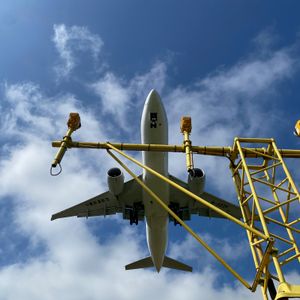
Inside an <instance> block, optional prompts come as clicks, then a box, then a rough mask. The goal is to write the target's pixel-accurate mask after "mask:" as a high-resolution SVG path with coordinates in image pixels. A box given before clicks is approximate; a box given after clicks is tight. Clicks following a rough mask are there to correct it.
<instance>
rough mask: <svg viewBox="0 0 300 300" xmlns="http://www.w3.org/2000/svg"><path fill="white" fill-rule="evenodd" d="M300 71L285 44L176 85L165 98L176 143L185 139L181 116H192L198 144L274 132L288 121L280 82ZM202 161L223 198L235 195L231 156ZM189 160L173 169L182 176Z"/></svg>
mask: <svg viewBox="0 0 300 300" xmlns="http://www.w3.org/2000/svg"><path fill="white" fill-rule="evenodd" d="M297 71H299V62H298V60H297V57H295V56H294V54H293V53H292V51H290V48H282V49H279V50H277V51H274V52H269V53H268V55H267V56H264V57H261V56H260V55H257V56H254V55H252V56H251V57H250V58H248V59H244V60H242V61H240V62H237V63H236V65H234V66H232V67H230V68H227V69H223V70H219V71H217V72H215V73H213V74H211V75H209V76H208V77H206V78H204V79H202V80H200V81H198V82H197V83H195V84H193V85H191V86H188V87H186V86H180V87H177V88H175V89H173V90H172V91H171V93H170V94H167V95H166V96H165V100H166V102H167V103H166V108H167V112H168V117H169V132H172V133H173V134H170V139H171V141H170V142H171V143H176V144H177V143H182V136H181V134H180V132H179V120H180V118H181V116H183V115H190V116H191V117H192V123H193V124H192V125H193V129H192V134H191V140H192V142H193V144H194V145H207V146H208V145H211V146H231V145H232V144H233V139H234V137H236V136H242V137H254V136H255V137H269V136H273V134H274V128H276V127H277V128H278V126H277V124H278V123H279V122H280V120H282V119H284V118H283V116H282V112H281V111H280V110H278V109H277V107H276V105H275V101H274V99H280V85H281V84H282V83H283V82H285V81H286V80H288V79H290V78H291V77H292V76H293V74H295V72H297ZM279 130H280V128H278V131H279ZM182 162H183V164H184V161H183V160H182ZM196 162H197V163H198V164H199V165H198V166H199V167H203V168H204V169H205V170H206V171H207V172H206V173H207V175H208V176H210V178H211V179H213V180H214V182H215V185H216V187H217V188H218V189H219V191H220V192H221V193H222V194H223V197H224V196H225V197H230V196H232V195H234V194H235V191H234V189H233V187H232V180H231V178H230V175H229V170H228V167H227V166H228V164H229V161H228V160H227V159H224V158H211V157H207V156H204V157H197V158H196ZM183 164H179V163H176V164H172V163H171V164H170V165H171V168H172V170H173V172H175V173H177V174H180V173H181V174H182V173H183V172H184V168H183ZM220 174H222V176H220ZM223 174H224V176H223ZM228 191H230V193H228ZM224 192H225V193H224Z"/></svg>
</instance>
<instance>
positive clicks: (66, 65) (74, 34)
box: [53, 24, 103, 78]
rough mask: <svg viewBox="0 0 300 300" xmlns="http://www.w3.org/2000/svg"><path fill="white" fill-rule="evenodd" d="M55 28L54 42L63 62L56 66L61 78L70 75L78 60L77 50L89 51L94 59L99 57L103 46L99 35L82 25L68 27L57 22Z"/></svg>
mask: <svg viewBox="0 0 300 300" xmlns="http://www.w3.org/2000/svg"><path fill="white" fill-rule="evenodd" d="M53 29H54V36H53V42H54V44H55V47H56V49H57V51H58V53H59V56H60V59H61V63H60V64H59V65H57V66H56V68H55V70H56V72H57V75H58V77H59V78H65V77H68V75H69V74H70V72H71V71H72V70H73V69H74V67H75V66H76V63H77V60H78V58H77V57H76V56H75V54H74V52H76V51H80V52H82V51H83V52H86V51H89V52H91V54H92V57H93V58H94V60H97V59H98V56H99V54H100V51H101V48H102V46H103V42H102V40H101V38H100V37H99V36H98V35H96V34H92V33H91V32H90V31H89V30H88V29H87V28H86V27H80V26H71V27H67V26H66V25H64V24H55V25H54V26H53Z"/></svg>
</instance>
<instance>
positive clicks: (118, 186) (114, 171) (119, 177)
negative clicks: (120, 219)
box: [107, 168, 124, 196]
mask: <svg viewBox="0 0 300 300" xmlns="http://www.w3.org/2000/svg"><path fill="white" fill-rule="evenodd" d="M107 184H108V189H109V191H110V192H111V193H112V194H113V195H115V196H117V195H119V194H121V193H122V191H123V188H124V174H123V173H122V171H121V170H120V169H119V168H111V169H109V170H108V172H107Z"/></svg>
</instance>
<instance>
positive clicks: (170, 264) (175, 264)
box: [163, 256, 193, 272]
mask: <svg viewBox="0 0 300 300" xmlns="http://www.w3.org/2000/svg"><path fill="white" fill-rule="evenodd" d="M163 267H165V268H169V269H176V270H181V271H186V272H193V268H192V267H190V266H188V265H186V264H184V263H182V262H180V261H177V260H175V259H172V258H170V257H168V256H165V259H164V262H163Z"/></svg>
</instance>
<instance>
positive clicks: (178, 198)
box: [169, 175, 242, 220]
mask: <svg viewBox="0 0 300 300" xmlns="http://www.w3.org/2000/svg"><path fill="white" fill-rule="evenodd" d="M169 178H170V179H171V180H172V181H174V182H175V183H177V184H179V185H180V186H182V187H183V188H185V189H187V190H189V187H188V185H187V183H185V182H183V181H182V180H180V179H178V178H176V177H174V176H172V175H169ZM199 197H201V198H202V199H204V200H206V201H208V202H209V203H211V204H213V205H215V206H216V207H218V208H220V209H222V210H223V211H225V212H227V213H229V214H230V215H232V216H234V217H236V218H238V219H241V218H242V214H241V211H240V208H239V207H238V206H236V205H234V204H232V203H230V202H228V201H225V200H223V199H221V198H219V197H217V196H214V195H212V194H210V193H207V192H203V193H202V194H201V195H199ZM170 206H171V208H172V209H173V210H174V211H175V212H178V215H179V216H180V217H181V218H182V219H183V220H190V215H191V214H194V215H199V216H206V217H212V218H224V217H223V216H222V215H220V214H218V213H216V212H215V211H212V210H211V209H209V208H208V207H206V206H204V205H203V204H201V203H200V202H198V201H196V200H195V199H193V198H191V197H190V196H188V195H187V194H185V193H183V192H181V191H179V190H178V189H176V188H174V187H172V186H171V187H170Z"/></svg>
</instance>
